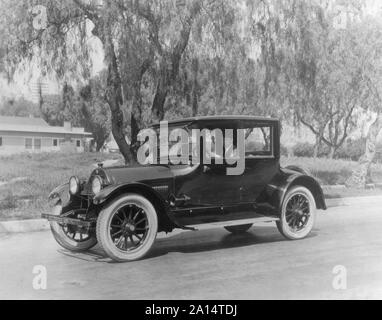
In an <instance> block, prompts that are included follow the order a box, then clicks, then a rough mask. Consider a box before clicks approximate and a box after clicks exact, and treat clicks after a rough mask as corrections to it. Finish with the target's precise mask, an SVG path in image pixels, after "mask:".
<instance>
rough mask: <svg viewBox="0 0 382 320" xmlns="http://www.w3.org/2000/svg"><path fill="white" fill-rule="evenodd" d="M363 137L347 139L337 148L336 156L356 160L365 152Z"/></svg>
mask: <svg viewBox="0 0 382 320" xmlns="http://www.w3.org/2000/svg"><path fill="white" fill-rule="evenodd" d="M365 142H366V141H365V138H361V139H356V140H352V139H349V140H348V141H347V142H346V143H345V144H344V145H342V146H341V148H339V149H338V150H337V153H336V158H339V159H347V160H353V161H358V160H359V158H360V157H361V156H362V155H363V154H364V153H365Z"/></svg>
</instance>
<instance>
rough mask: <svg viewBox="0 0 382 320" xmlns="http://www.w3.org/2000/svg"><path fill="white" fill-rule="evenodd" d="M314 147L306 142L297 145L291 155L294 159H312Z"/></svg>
mask: <svg viewBox="0 0 382 320" xmlns="http://www.w3.org/2000/svg"><path fill="white" fill-rule="evenodd" d="M313 153H314V145H312V144H310V143H308V142H302V143H301V142H300V143H297V144H296V145H295V146H294V147H293V154H294V155H295V156H296V157H313Z"/></svg>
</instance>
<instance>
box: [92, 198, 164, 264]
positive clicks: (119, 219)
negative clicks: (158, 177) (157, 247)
mask: <svg viewBox="0 0 382 320" xmlns="http://www.w3.org/2000/svg"><path fill="white" fill-rule="evenodd" d="M157 232H158V218H157V214H156V211H155V208H154V206H153V205H152V203H151V202H150V201H149V200H147V199H146V198H144V197H142V196H141V195H138V194H127V195H123V196H121V197H119V198H117V199H115V200H114V201H113V202H111V203H110V204H109V205H108V206H107V207H106V208H104V209H103V210H102V211H101V213H100V214H99V216H98V220H97V239H98V242H99V244H100V246H101V247H102V249H103V250H104V251H105V253H106V254H107V255H108V256H109V257H110V258H111V259H113V260H116V261H133V260H138V259H141V258H143V257H144V256H145V255H147V254H148V253H149V251H150V249H151V247H152V245H153V244H154V241H155V239H156V235H157Z"/></svg>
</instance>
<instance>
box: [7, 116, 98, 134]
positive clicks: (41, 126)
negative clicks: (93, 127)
mask: <svg viewBox="0 0 382 320" xmlns="http://www.w3.org/2000/svg"><path fill="white" fill-rule="evenodd" d="M0 131H11V132H29V133H52V134H67V135H82V136H91V135H92V134H91V133H90V132H85V130H84V128H76V127H72V128H71V130H67V129H66V128H64V127H54V126H49V125H48V124H47V123H46V122H45V121H44V120H43V119H41V118H26V117H25V118H23V117H2V116H0Z"/></svg>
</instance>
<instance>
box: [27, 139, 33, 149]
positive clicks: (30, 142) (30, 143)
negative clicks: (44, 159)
mask: <svg viewBox="0 0 382 320" xmlns="http://www.w3.org/2000/svg"><path fill="white" fill-rule="evenodd" d="M32 143H33V139H32V138H25V149H28V150H30V149H32Z"/></svg>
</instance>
